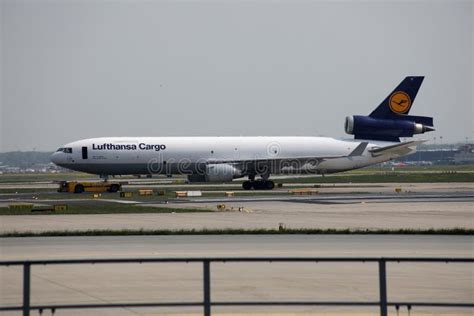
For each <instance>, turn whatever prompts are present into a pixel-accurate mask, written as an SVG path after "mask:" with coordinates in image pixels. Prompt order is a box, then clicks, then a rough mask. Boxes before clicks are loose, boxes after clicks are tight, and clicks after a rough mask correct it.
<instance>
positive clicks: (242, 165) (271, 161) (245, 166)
mask: <svg viewBox="0 0 474 316" xmlns="http://www.w3.org/2000/svg"><path fill="white" fill-rule="evenodd" d="M368 144H369V143H368V142H361V143H360V144H359V145H358V146H357V147H356V148H355V149H354V150H353V151H352V152H351V153H350V154H349V155H347V156H344V155H341V156H325V157H316V156H315V157H291V158H282V157H275V158H253V159H247V160H210V161H208V164H232V165H234V166H235V167H237V168H238V169H240V170H241V171H242V172H243V173H244V174H245V173H247V172H249V171H254V170H255V171H258V172H259V173H261V172H262V171H264V170H268V169H270V170H274V169H275V168H277V169H282V168H283V169H284V168H291V167H295V168H297V169H298V168H301V167H302V166H305V165H307V166H308V168H314V167H316V166H317V165H319V164H320V163H321V162H322V161H325V160H330V159H336V158H345V157H357V156H361V155H362V154H363V152H364V151H365V149H366V148H367V145H368Z"/></svg>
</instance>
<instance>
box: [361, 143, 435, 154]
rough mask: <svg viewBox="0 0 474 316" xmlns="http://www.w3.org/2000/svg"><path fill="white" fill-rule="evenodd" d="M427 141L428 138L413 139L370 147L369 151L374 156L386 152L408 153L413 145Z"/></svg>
mask: <svg viewBox="0 0 474 316" xmlns="http://www.w3.org/2000/svg"><path fill="white" fill-rule="evenodd" d="M424 142H426V140H411V141H408V142H403V143H398V144H395V145H390V146H385V147H378V148H374V149H369V152H370V153H371V154H372V156H373V157H378V156H381V155H386V154H395V155H400V156H403V155H406V154H408V153H410V152H411V151H412V149H411V147H414V146H417V145H419V144H422V143H424Z"/></svg>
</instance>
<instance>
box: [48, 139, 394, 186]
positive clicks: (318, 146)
mask: <svg viewBox="0 0 474 316" xmlns="http://www.w3.org/2000/svg"><path fill="white" fill-rule="evenodd" d="M359 144H360V141H352V140H351V141H344V140H337V139H333V138H327V137H104V138H91V139H85V140H80V141H76V142H72V143H69V144H66V145H64V147H62V148H60V149H59V150H58V151H57V152H55V153H54V154H53V156H52V161H53V162H54V163H55V164H57V165H59V166H63V167H66V168H69V169H72V170H77V171H83V172H88V173H93V174H99V175H104V176H107V175H127V174H136V175H138V174H153V173H156V174H193V173H196V172H198V171H202V170H204V169H203V166H204V165H209V164H213V163H216V164H220V165H222V164H224V165H231V166H236V167H237V169H239V168H240V169H239V170H240V171H239V172H236V173H235V175H234V178H237V177H240V176H246V175H248V171H245V170H242V168H244V167H242V164H243V163H247V167H248V163H251V162H252V161H259V162H261V161H267V162H268V161H273V162H275V161H276V162H281V161H284V162H285V163H284V164H275V165H274V166H273V167H272V169H271V170H270V173H271V174H279V173H287V172H292V173H331V172H339V171H345V170H351V169H357V168H362V167H365V166H368V165H371V164H375V163H379V162H384V161H388V160H390V159H393V158H396V157H398V155H395V154H391V155H390V154H387V155H381V156H377V157H373V156H372V155H371V153H370V152H369V150H371V149H373V148H376V147H380V146H387V145H389V144H390V143H387V142H383V143H381V142H373V143H369V144H368V145H367V147H366V149H365V150H364V152H363V153H361V154H360V155H357V156H349V154H350V153H351V152H352V151H353V150H354V149H355V148H356V147H357V146H358V145H359ZM302 157H303V158H308V159H303V160H302V159H301V158H302ZM292 158H295V161H294V163H292V164H288V160H291V159H292ZM313 158H314V159H313ZM252 166H253V165H252ZM257 174H258V173H257Z"/></svg>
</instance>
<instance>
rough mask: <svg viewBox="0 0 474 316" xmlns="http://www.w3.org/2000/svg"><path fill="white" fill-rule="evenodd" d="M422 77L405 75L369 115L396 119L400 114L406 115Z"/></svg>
mask: <svg viewBox="0 0 474 316" xmlns="http://www.w3.org/2000/svg"><path fill="white" fill-rule="evenodd" d="M424 78H425V77H406V78H405V79H403V81H402V82H401V83H400V84H399V85H398V86H397V87H396V88H395V90H393V91H392V93H390V94H389V95H388V96H387V97H386V98H385V100H383V102H382V103H380V105H379V106H378V107H377V108H376V109H375V110H374V111H373V112H372V113H370V115H369V116H370V117H372V118H377V119H396V118H398V117H399V116H400V115H407V114H408V112H410V109H411V107H412V105H413V102H415V98H416V94H417V93H418V90H419V89H420V86H421V84H422V83H423V79H424Z"/></svg>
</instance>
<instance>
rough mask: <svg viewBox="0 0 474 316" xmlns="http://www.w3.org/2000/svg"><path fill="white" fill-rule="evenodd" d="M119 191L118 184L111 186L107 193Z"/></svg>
mask: <svg viewBox="0 0 474 316" xmlns="http://www.w3.org/2000/svg"><path fill="white" fill-rule="evenodd" d="M118 190H119V185H118V184H112V185H111V186H110V188H109V192H111V193H115V192H117V191H118Z"/></svg>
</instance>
